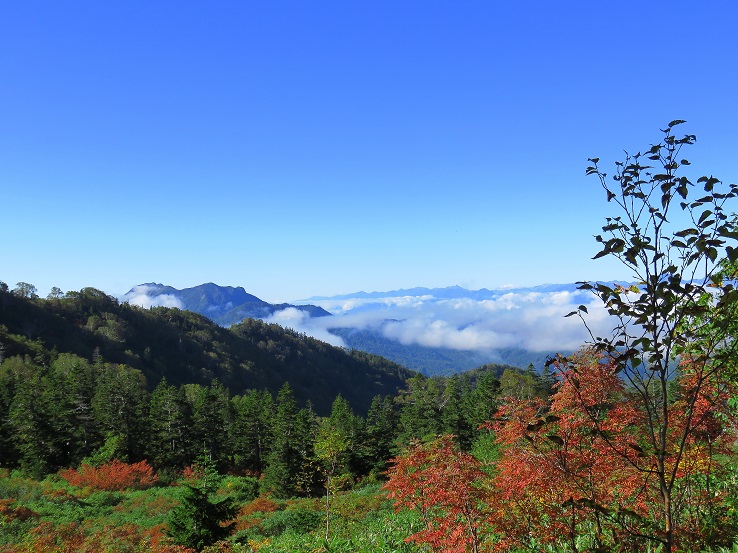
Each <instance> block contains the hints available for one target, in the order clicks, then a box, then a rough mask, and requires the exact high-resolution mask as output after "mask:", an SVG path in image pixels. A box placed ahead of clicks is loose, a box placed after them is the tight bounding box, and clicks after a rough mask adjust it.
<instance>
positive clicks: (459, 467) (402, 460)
mask: <svg viewBox="0 0 738 553" xmlns="http://www.w3.org/2000/svg"><path fill="white" fill-rule="evenodd" d="M392 463H393V466H392V467H391V468H390V470H389V471H388V472H387V474H388V476H389V480H388V481H387V484H386V485H385V489H386V490H387V491H389V497H390V498H391V499H393V500H394V502H395V507H396V508H397V509H401V508H403V507H406V508H409V509H415V510H418V511H420V514H421V516H422V519H423V523H424V528H423V529H421V530H419V531H418V532H416V533H414V534H413V535H411V536H410V537H408V538H407V541H413V542H416V543H419V544H425V545H427V546H428V547H429V548H430V550H431V551H434V552H443V553H464V552H466V551H471V552H473V553H479V552H480V551H482V547H483V544H484V535H483V527H484V519H485V515H484V514H485V512H486V511H487V506H486V504H485V501H484V497H485V492H484V490H483V487H482V485H481V481H482V479H483V477H484V473H483V472H482V470H481V468H480V463H479V461H477V460H476V459H475V458H474V457H472V456H471V455H469V454H467V453H464V452H462V451H460V450H459V448H458V446H457V445H456V444H455V443H454V437H453V436H451V435H446V436H443V437H440V438H438V439H436V440H434V441H431V442H428V443H418V442H416V443H414V444H413V445H412V446H411V447H410V449H409V451H408V452H407V453H406V454H405V455H403V456H401V457H398V458H396V459H393V460H392Z"/></svg>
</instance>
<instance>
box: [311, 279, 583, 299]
mask: <svg viewBox="0 0 738 553" xmlns="http://www.w3.org/2000/svg"><path fill="white" fill-rule="evenodd" d="M578 287H579V286H578V285H577V284H574V283H569V284H541V285H539V286H528V287H514V288H513V287H508V288H498V289H495V290H488V289H487V288H481V289H479V290H468V289H466V288H462V287H461V286H448V287H446V288H423V287H415V288H407V289H400V290H390V291H388V292H352V293H349V294H339V295H336V296H313V297H310V298H308V299H306V300H301V301H322V300H350V299H362V300H367V299H382V298H402V297H417V296H421V297H422V296H425V297H432V298H435V299H457V298H469V299H474V300H489V299H495V298H499V297H500V296H503V295H505V294H510V293H520V292H526V293H531V292H533V293H536V292H537V293H550V292H574V291H576V290H577V289H578Z"/></svg>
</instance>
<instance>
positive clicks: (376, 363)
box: [0, 287, 413, 414]
mask: <svg viewBox="0 0 738 553" xmlns="http://www.w3.org/2000/svg"><path fill="white" fill-rule="evenodd" d="M5 288H7V287H5ZM32 296H33V294H26V293H21V291H19V290H18V289H16V291H15V293H13V292H11V291H8V290H6V291H4V292H3V291H0V355H2V356H4V357H6V358H8V357H12V356H18V355H20V356H25V355H28V356H30V358H31V359H32V360H34V361H36V362H37V363H38V364H41V365H44V364H48V363H49V362H50V361H51V359H52V358H53V357H54V355H56V354H58V353H73V354H75V355H78V356H80V357H82V358H84V359H87V360H90V361H97V360H98V358H100V359H102V360H104V361H105V362H107V363H113V364H119V365H126V366H127V367H130V368H133V369H137V370H139V371H141V374H142V375H143V377H145V379H146V385H147V387H148V388H149V389H150V390H151V389H153V388H154V387H155V386H156V385H157V384H158V383H159V381H160V380H161V379H162V378H166V379H167V381H168V382H169V383H170V384H173V385H181V384H201V385H208V384H210V382H211V381H212V380H213V379H217V380H218V381H219V382H221V383H222V384H223V385H224V386H225V387H226V388H228V390H229V391H230V392H231V393H233V394H240V393H243V392H244V391H246V390H250V389H267V390H269V391H271V392H272V393H276V392H277V391H278V390H279V389H280V387H281V386H282V384H284V383H285V382H289V383H290V385H291V386H292V388H293V390H294V394H295V398H296V400H297V401H298V403H300V404H301V405H304V404H305V403H306V402H307V401H310V402H311V403H312V405H313V408H314V409H315V410H316V412H318V413H320V414H323V413H326V412H327V411H328V410H329V409H330V405H331V402H332V401H333V398H335V397H336V396H337V395H338V394H341V395H342V396H343V397H345V398H346V399H347V400H348V401H349V402H350V403H351V405H352V406H354V408H355V409H357V410H358V411H359V412H363V413H365V412H366V410H367V409H368V408H369V405H370V403H371V400H372V397H374V396H375V395H387V394H389V395H393V394H395V393H396V392H397V391H398V390H399V389H400V387H401V386H402V385H403V383H404V381H405V380H406V379H407V378H409V377H410V376H412V374H413V373H412V372H411V371H409V370H407V369H405V368H403V367H401V366H400V365H397V364H395V363H392V362H390V361H387V360H386V359H382V358H381V357H378V356H375V355H370V354H366V353H363V352H358V351H345V350H343V349H340V348H336V347H333V346H330V345H328V344H326V343H323V342H320V341H319V340H315V339H313V338H310V337H307V336H304V335H301V334H298V333H296V332H293V331H290V330H285V329H284V328H282V327H280V326H278V325H275V324H266V323H263V322H260V321H257V320H253V319H246V320H244V321H243V322H242V323H240V324H238V325H234V326H233V327H231V328H230V329H225V328H222V327H220V326H218V325H216V324H214V323H213V322H211V321H210V320H209V319H207V318H205V317H203V316H201V315H198V314H195V313H192V312H189V311H181V310H179V309H172V308H165V307H157V308H153V309H150V310H146V309H142V308H138V307H135V306H131V305H129V304H127V303H119V302H118V301H117V300H116V299H115V298H112V297H111V296H108V295H106V294H105V293H103V292H101V291H99V290H96V289H94V288H84V289H83V290H81V291H80V292H69V293H67V294H66V295H63V296H61V295H58V296H59V297H50V298H48V299H39V298H33V297H32Z"/></svg>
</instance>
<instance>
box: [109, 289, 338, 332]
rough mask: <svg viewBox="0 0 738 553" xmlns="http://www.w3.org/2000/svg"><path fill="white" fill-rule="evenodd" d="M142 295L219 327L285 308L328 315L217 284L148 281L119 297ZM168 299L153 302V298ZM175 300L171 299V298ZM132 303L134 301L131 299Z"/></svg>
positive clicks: (322, 311)
mask: <svg viewBox="0 0 738 553" xmlns="http://www.w3.org/2000/svg"><path fill="white" fill-rule="evenodd" d="M140 294H143V295H146V296H148V297H149V298H151V299H152V300H154V304H158V305H165V306H169V307H179V308H180V309H185V310H187V311H192V312H194V313H199V314H200V315H204V316H205V317H207V318H209V319H210V320H211V321H213V322H215V323H217V324H219V325H221V326H226V327H227V326H231V325H232V324H236V323H240V322H241V321H242V320H244V319H247V318H248V319H266V318H268V317H270V316H271V315H273V314H274V313H276V312H277V311H282V310H284V309H287V308H289V307H293V308H295V309H297V310H299V311H303V312H305V313H306V314H308V315H309V316H311V317H325V316H330V313H329V312H328V311H326V310H325V309H323V308H322V307H317V306H315V305H291V304H288V303H281V304H273V303H267V302H265V301H263V300H261V299H259V298H257V297H256V296H254V295H252V294H249V293H247V292H246V290H244V289H243V288H242V287H240V286H238V287H235V288H234V287H233V286H218V285H217V284H213V283H212V282H209V283H207V284H200V285H199V286H193V287H192V288H183V289H181V290H178V289H177V288H173V287H172V286H165V285H164V284H157V283H154V282H150V283H147V284H140V285H138V286H135V287H133V288H131V290H129V291H128V293H126V295H125V296H124V297H123V299H124V300H129V301H130V300H131V299H132V298H135V297H136V296H137V295H140ZM157 298H159V299H160V300H163V299H165V298H166V299H167V300H168V301H160V302H156V299H157ZM170 298H171V299H174V300H176V301H174V302H172V301H171V299H170ZM133 303H135V302H133Z"/></svg>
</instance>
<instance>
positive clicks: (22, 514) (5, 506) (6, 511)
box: [0, 499, 39, 522]
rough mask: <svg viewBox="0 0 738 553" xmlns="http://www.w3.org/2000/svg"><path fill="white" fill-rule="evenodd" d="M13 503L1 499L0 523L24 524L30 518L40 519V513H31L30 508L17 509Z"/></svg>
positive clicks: (21, 507) (10, 500)
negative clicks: (13, 522)
mask: <svg viewBox="0 0 738 553" xmlns="http://www.w3.org/2000/svg"><path fill="white" fill-rule="evenodd" d="M13 503H14V500H12V499H0V521H6V522H10V521H11V520H20V521H21V522H24V521H26V520H28V519H29V518H38V517H39V514H38V513H35V512H33V511H31V509H29V508H28V507H23V506H18V507H16V506H14V505H13Z"/></svg>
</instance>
